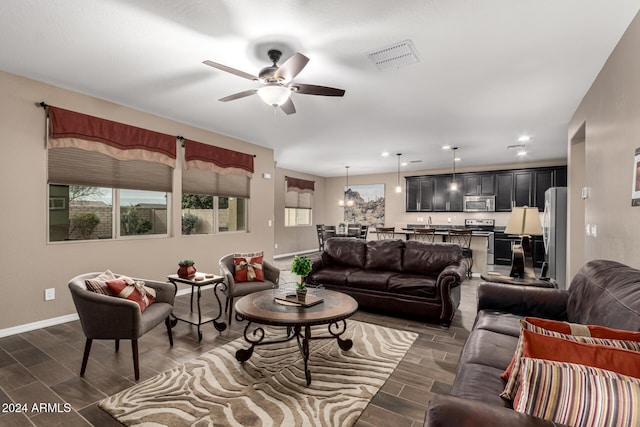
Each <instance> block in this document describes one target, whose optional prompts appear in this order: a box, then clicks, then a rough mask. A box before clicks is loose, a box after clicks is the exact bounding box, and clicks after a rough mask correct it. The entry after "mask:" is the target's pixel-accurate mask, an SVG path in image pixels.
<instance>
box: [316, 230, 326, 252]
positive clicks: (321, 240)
mask: <svg viewBox="0 0 640 427" xmlns="http://www.w3.org/2000/svg"><path fill="white" fill-rule="evenodd" d="M316 233H317V234H318V251H320V252H322V251H323V250H324V224H317V225H316Z"/></svg>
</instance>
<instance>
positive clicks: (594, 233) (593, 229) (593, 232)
mask: <svg viewBox="0 0 640 427" xmlns="http://www.w3.org/2000/svg"><path fill="white" fill-rule="evenodd" d="M597 236H598V229H597V228H596V225H595V224H591V237H597Z"/></svg>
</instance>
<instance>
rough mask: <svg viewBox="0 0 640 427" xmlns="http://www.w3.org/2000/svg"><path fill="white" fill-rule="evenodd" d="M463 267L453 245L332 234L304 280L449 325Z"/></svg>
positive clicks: (364, 301)
mask: <svg viewBox="0 0 640 427" xmlns="http://www.w3.org/2000/svg"><path fill="white" fill-rule="evenodd" d="M467 268H468V265H467V260H466V259H464V258H463V257H462V250H461V248H460V246H459V245H456V244H450V243H423V242H418V241H411V240H409V241H404V240H399V239H392V240H370V241H365V240H363V239H353V238H348V237H334V238H330V239H328V240H327V241H326V243H325V248H324V251H323V252H321V254H320V257H319V259H316V260H315V261H314V263H313V266H312V270H311V272H310V273H309V275H308V276H307V281H308V283H310V284H322V285H324V286H325V287H326V288H327V289H334V290H338V291H340V292H344V293H346V294H349V295H351V296H352V297H353V298H355V299H356V300H357V301H358V304H359V305H360V306H361V307H363V308H370V309H377V310H382V311H384V312H385V313H395V314H401V315H407V316H412V317H419V318H422V319H431V320H438V321H440V322H441V323H443V324H444V325H449V324H450V323H451V319H452V318H453V315H454V313H455V310H456V308H457V307H458V304H459V303H460V283H462V281H463V280H464V279H465V277H466V273H467Z"/></svg>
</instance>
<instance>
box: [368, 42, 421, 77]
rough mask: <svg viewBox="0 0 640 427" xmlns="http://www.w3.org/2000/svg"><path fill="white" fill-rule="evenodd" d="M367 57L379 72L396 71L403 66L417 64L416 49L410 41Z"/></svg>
mask: <svg viewBox="0 0 640 427" xmlns="http://www.w3.org/2000/svg"><path fill="white" fill-rule="evenodd" d="M368 57H369V59H370V60H371V62H373V63H374V64H375V66H376V67H378V69H379V70H380V71H391V70H397V69H398V68H400V67H404V66H405V65H410V64H414V63H416V62H418V56H417V55H416V48H415V47H414V46H413V43H411V40H405V41H403V42H400V43H396V44H394V45H391V46H388V47H385V48H383V49H379V50H377V51H375V52H371V53H369V54H368Z"/></svg>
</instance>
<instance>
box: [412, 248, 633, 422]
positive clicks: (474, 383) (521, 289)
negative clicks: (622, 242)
mask: <svg viewBox="0 0 640 427" xmlns="http://www.w3.org/2000/svg"><path fill="white" fill-rule="evenodd" d="M525 316H533V317H542V318H548V319H555V320H563V321H569V322H571V323H581V324H592V325H602V326H606V327H610V328H616V329H626V330H631V331H640V270H636V269H634V268H631V267H628V266H626V265H623V264H620V263H618V262H615V261H604V260H596V261H591V262H589V263H588V264H586V265H585V266H584V267H582V269H581V270H580V271H579V272H578V273H577V274H576V276H575V277H574V278H573V280H572V281H571V286H570V287H569V290H559V289H549V288H539V287H532V286H517V285H515V286H514V285H507V284H500V283H481V284H480V285H479V286H478V314H477V316H476V320H475V324H474V327H473V330H472V332H471V334H470V335H469V338H468V339H467V341H466V343H465V345H464V348H463V349H462V353H461V354H460V360H459V362H458V367H457V374H456V379H455V381H454V384H453V387H452V389H451V393H450V395H437V396H435V397H434V398H433V399H432V400H431V402H430V403H429V408H428V410H427V413H426V415H425V421H424V425H425V426H428V427H442V426H452V427H453V426H455V427H464V426H474V427H479V426H557V425H558V424H557V423H555V424H554V423H552V422H550V421H546V420H543V419H540V418H534V417H531V416H528V415H524V414H521V413H518V412H515V411H514V410H513V409H512V406H511V403H510V402H509V401H507V400H504V399H502V398H501V397H500V393H501V392H502V390H503V389H504V386H505V381H504V380H503V379H502V378H500V374H501V373H502V372H504V370H505V369H506V367H507V366H508V364H509V362H510V361H511V358H512V357H513V354H514V352H515V348H516V344H517V341H518V336H519V333H520V327H519V321H520V319H522V318H523V317H525Z"/></svg>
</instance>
